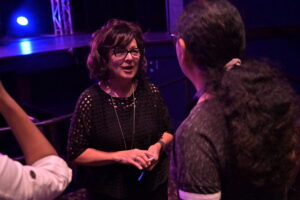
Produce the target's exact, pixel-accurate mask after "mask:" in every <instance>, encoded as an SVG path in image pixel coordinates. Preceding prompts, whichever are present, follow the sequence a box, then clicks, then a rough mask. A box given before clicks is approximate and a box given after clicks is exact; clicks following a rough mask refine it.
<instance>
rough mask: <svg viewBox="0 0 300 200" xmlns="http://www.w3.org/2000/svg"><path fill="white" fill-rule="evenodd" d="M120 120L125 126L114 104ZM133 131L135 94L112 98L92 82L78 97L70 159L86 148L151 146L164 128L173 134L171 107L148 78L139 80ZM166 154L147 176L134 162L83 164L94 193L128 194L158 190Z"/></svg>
mask: <svg viewBox="0 0 300 200" xmlns="http://www.w3.org/2000/svg"><path fill="white" fill-rule="evenodd" d="M113 103H114V105H115V106H116V111H117V114H118V117H119V120H120V124H121V128H122V131H123V133H124V137H123V136H122V131H121V130H120V126H119V124H118V120H117V117H116V114H115V111H114V108H113ZM135 104H136V114H135V133H134V135H132V133H133V131H132V130H133V96H130V97H126V98H117V97H113V102H112V101H111V97H110V95H108V94H107V93H105V92H104V91H103V90H101V89H100V87H99V86H98V85H96V84H95V85H93V86H91V87H90V88H88V89H86V90H85V91H84V92H83V93H82V94H81V96H80V98H79V100H78V102H77V106H76V109H75V113H74V116H73V118H72V122H71V127H70V130H69V141H68V155H69V158H70V159H71V160H73V159H75V158H76V157H78V156H79V155H80V154H81V153H82V152H83V151H85V150H86V149H87V148H95V149H98V150H101V151H106V152H113V151H120V150H124V149H125V145H124V138H125V142H126V146H127V149H131V148H138V149H144V150H146V149H148V148H149V146H150V145H152V144H154V143H156V142H157V141H158V140H159V139H160V137H161V135H162V134H163V133H164V132H169V133H171V127H170V122H169V115H168V112H167V108H166V106H165V105H164V103H163V100H162V98H161V96H160V94H159V91H158V89H157V88H156V87H155V86H154V85H153V84H149V83H144V82H139V84H138V87H137V88H136V91H135ZM168 163H169V162H168V159H167V156H166V154H165V153H163V154H162V155H161V156H160V161H159V163H158V164H157V165H156V167H155V168H154V169H153V170H152V171H151V172H146V173H145V175H144V177H143V179H142V180H141V181H140V182H138V181H137V179H138V177H139V175H140V173H141V171H140V170H138V169H137V168H136V167H134V166H127V165H121V164H111V165H106V166H101V167H83V168H84V173H85V174H84V177H85V185H86V187H87V189H88V190H89V191H90V192H94V193H98V192H99V193H102V194H106V195H110V196H112V197H114V198H124V197H126V196H128V195H130V193H132V192H134V191H135V190H136V189H137V188H141V189H144V190H145V191H148V192H149V191H151V190H154V189H155V188H156V187H157V186H158V185H160V184H161V183H163V182H165V181H166V180H167V176H168Z"/></svg>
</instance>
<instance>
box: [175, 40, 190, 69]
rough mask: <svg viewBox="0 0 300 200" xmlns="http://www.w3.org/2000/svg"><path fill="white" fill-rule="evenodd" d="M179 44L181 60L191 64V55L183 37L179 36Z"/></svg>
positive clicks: (185, 63)
mask: <svg viewBox="0 0 300 200" xmlns="http://www.w3.org/2000/svg"><path fill="white" fill-rule="evenodd" d="M177 45H178V46H179V49H180V50H179V51H180V53H179V55H178V56H179V57H180V58H179V59H180V61H181V62H182V64H184V65H187V66H189V64H190V63H191V57H190V55H189V53H188V51H187V48H186V45H185V42H184V40H183V39H182V38H179V39H178V43H177Z"/></svg>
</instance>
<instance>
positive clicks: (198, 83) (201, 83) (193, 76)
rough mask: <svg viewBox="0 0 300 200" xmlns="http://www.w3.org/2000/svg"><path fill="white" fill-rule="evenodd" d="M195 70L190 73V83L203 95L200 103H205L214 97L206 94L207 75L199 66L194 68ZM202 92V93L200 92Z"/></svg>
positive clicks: (199, 100)
mask: <svg viewBox="0 0 300 200" xmlns="http://www.w3.org/2000/svg"><path fill="white" fill-rule="evenodd" d="M192 69H193V70H192V71H191V73H190V77H189V78H190V81H191V82H192V83H193V85H194V87H195V89H196V90H197V92H199V93H202V94H201V96H200V97H199V99H198V102H197V104H198V103H201V102H203V101H206V100H207V99H210V98H211V97H212V95H210V94H209V93H207V92H205V85H206V83H207V80H206V76H205V74H204V73H203V72H202V71H201V70H200V68H199V67H198V66H196V65H195V66H193V68H192ZM200 91H201V92H200Z"/></svg>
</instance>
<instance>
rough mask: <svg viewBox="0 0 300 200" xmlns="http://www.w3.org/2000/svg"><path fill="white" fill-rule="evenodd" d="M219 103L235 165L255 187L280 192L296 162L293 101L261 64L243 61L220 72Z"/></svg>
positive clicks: (274, 73)
mask: <svg viewBox="0 0 300 200" xmlns="http://www.w3.org/2000/svg"><path fill="white" fill-rule="evenodd" d="M221 86H222V90H220V91H219V92H218V97H219V100H220V101H222V102H223V103H224V105H225V106H224V108H225V109H224V113H225V116H226V118H227V122H228V129H229V132H230V133H231V147H232V153H233V159H234V161H235V162H234V164H235V166H236V167H237V168H238V169H239V171H240V174H241V175H242V176H243V179H245V180H247V181H249V182H251V183H253V184H254V185H256V186H258V187H266V188H270V187H274V189H275V188H277V189H278V188H282V187H286V186H287V185H288V183H289V181H290V178H291V176H292V173H293V169H295V167H296V164H297V162H298V160H299V159H298V156H296V155H297V154H298V152H297V149H298V147H297V145H298V144H299V134H300V133H299V129H298V130H297V128H296V121H297V117H299V115H298V114H299V112H298V111H299V107H298V104H297V98H296V95H295V93H294V91H293V90H292V88H291V87H290V86H289V84H288V83H287V82H286V81H285V79H284V78H283V77H282V76H281V74H280V73H279V72H278V71H277V70H275V69H274V68H271V67H270V66H269V64H268V63H267V62H262V61H257V60H248V61H245V62H244V64H242V66H240V67H234V68H233V69H231V70H229V71H228V72H226V73H225V74H224V76H223V78H222V81H221Z"/></svg>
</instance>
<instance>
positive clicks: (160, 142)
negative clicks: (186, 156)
mask: <svg viewBox="0 0 300 200" xmlns="http://www.w3.org/2000/svg"><path fill="white" fill-rule="evenodd" d="M157 143H159V144H160V145H161V151H163V150H164V149H165V146H166V143H164V142H163V141H162V140H158V142H157Z"/></svg>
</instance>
